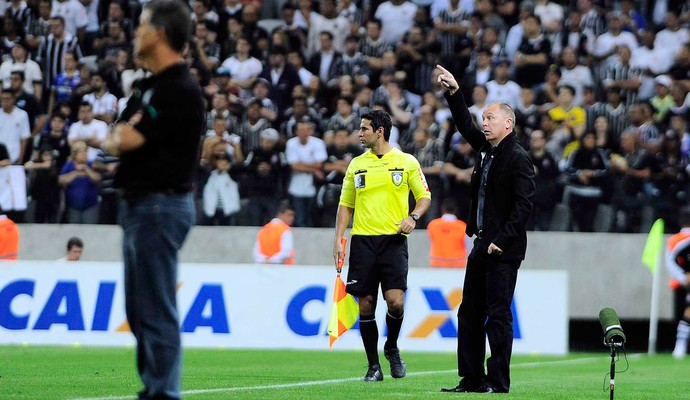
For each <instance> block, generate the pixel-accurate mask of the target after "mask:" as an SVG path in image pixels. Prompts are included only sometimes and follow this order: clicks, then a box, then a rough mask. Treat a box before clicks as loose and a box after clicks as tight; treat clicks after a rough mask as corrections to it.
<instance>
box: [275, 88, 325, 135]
mask: <svg viewBox="0 0 690 400" xmlns="http://www.w3.org/2000/svg"><path fill="white" fill-rule="evenodd" d="M283 119H284V120H285V122H283V124H282V125H281V129H280V130H281V133H282V134H283V135H284V136H285V137H286V138H288V139H289V138H292V137H294V136H295V135H296V128H297V124H299V123H300V122H311V123H312V124H313V126H314V133H315V134H316V135H318V136H320V132H321V123H322V121H321V115H319V113H318V112H317V111H316V110H315V109H314V108H313V107H309V104H308V100H307V98H306V97H305V96H304V95H297V96H294V97H293V98H292V107H290V108H288V109H287V110H285V115H284V118H283Z"/></svg>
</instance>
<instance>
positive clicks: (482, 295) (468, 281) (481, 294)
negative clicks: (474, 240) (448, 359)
mask: <svg viewBox="0 0 690 400" xmlns="http://www.w3.org/2000/svg"><path fill="white" fill-rule="evenodd" d="M475 248H476V245H475ZM484 248H485V247H484ZM484 251H486V250H484ZM520 263H521V261H508V262H506V261H501V259H500V257H499V256H496V255H489V254H477V252H474V251H473V252H472V253H471V254H470V256H469V258H468V260H467V268H466V270H465V283H464V286H463V295H462V296H463V297H462V303H461V304H460V308H459V309H458V375H460V376H461V377H464V378H466V379H469V380H470V381H471V382H475V383H476V384H480V383H482V382H486V383H488V384H490V385H491V386H492V387H494V388H495V389H497V390H498V391H502V392H508V390H509V389H510V356H511V354H512V351H513V314H512V312H511V310H510V305H511V302H512V300H513V293H514V292H515V282H516V281H517V272H518V268H519V267H520ZM486 337H488V339H489V347H490V349H491V357H489V359H488V360H487V363H486V369H487V372H486V373H485V372H484V358H485V357H486V339H485V338H486Z"/></svg>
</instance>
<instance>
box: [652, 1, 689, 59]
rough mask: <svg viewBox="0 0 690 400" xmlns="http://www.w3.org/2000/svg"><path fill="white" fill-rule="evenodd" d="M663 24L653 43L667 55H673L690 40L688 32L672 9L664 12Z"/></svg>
mask: <svg viewBox="0 0 690 400" xmlns="http://www.w3.org/2000/svg"><path fill="white" fill-rule="evenodd" d="M665 26H666V27H665V28H664V29H663V30H661V31H659V33H657V35H656V40H655V41H654V45H655V47H659V48H661V49H664V51H666V53H667V54H668V56H670V57H675V56H676V55H677V54H678V52H679V51H680V49H681V48H682V47H683V46H685V45H687V44H688V42H690V32H688V29H687V28H685V27H683V26H682V25H681V20H680V18H679V17H678V13H677V12H675V11H673V10H668V11H667V12H666V20H665Z"/></svg>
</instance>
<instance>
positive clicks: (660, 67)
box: [630, 45, 674, 75]
mask: <svg viewBox="0 0 690 400" xmlns="http://www.w3.org/2000/svg"><path fill="white" fill-rule="evenodd" d="M673 60H674V56H673V54H671V53H669V52H668V50H666V49H664V48H662V47H656V45H654V49H649V48H647V47H646V46H640V47H638V48H636V49H635V50H633V51H632V54H631V56H630V66H631V67H637V68H642V69H649V70H650V71H652V73H653V74H654V75H661V74H664V73H666V72H667V71H668V70H669V69H671V66H673Z"/></svg>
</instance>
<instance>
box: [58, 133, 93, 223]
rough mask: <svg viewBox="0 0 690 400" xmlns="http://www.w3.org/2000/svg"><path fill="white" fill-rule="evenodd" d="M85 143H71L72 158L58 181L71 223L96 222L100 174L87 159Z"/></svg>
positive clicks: (61, 172) (63, 168)
mask: <svg viewBox="0 0 690 400" xmlns="http://www.w3.org/2000/svg"><path fill="white" fill-rule="evenodd" d="M87 149H88V148H87V145H86V143H84V142H76V143H74V144H73V145H72V159H71V160H70V161H67V163H66V164H65V166H64V167H62V170H61V171H60V177H59V178H58V182H60V185H61V186H63V187H64V188H65V203H66V207H67V213H68V214H67V215H68V221H69V223H71V224H95V223H97V222H98V183H99V182H100V181H101V176H100V174H98V172H96V171H94V170H93V169H92V162H91V161H88V159H87Z"/></svg>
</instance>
